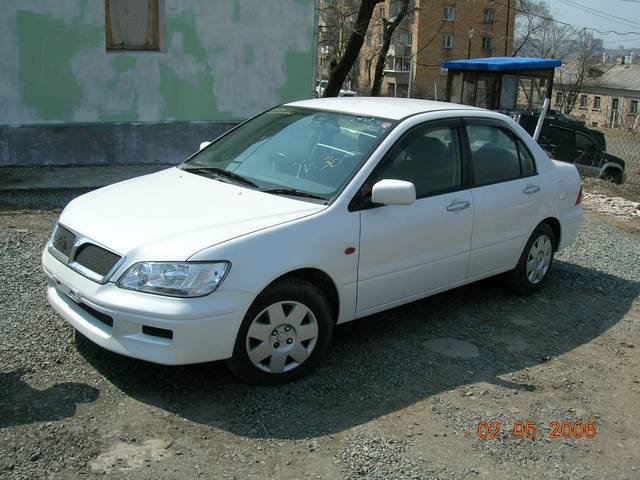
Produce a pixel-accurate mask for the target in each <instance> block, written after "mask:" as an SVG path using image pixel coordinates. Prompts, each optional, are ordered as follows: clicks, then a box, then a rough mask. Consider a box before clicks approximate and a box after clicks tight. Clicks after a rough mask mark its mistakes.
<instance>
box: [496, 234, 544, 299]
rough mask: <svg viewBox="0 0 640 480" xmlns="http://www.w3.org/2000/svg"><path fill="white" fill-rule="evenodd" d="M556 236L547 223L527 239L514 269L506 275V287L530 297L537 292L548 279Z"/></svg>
mask: <svg viewBox="0 0 640 480" xmlns="http://www.w3.org/2000/svg"><path fill="white" fill-rule="evenodd" d="M555 245H556V235H555V233H554V231H553V229H552V228H551V226H549V224H547V223H541V224H540V225H538V226H537V227H536V229H535V230H534V231H533V233H532V234H531V237H529V240H528V241H527V244H526V245H525V247H524V250H523V251H522V254H521V255H520V260H518V265H516V268H514V269H513V270H511V271H510V272H508V273H507V274H506V280H507V285H508V287H509V288H510V289H511V290H513V291H515V292H516V293H519V294H522V295H530V294H532V293H535V292H537V291H539V290H540V289H541V288H542V286H543V285H544V284H545V283H546V281H547V278H548V277H549V270H550V269H551V265H552V263H553V257H554V253H555Z"/></svg>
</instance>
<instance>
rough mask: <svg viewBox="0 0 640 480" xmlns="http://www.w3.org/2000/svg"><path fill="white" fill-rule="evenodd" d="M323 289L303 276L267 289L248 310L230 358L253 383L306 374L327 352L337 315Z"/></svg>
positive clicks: (235, 368)
mask: <svg viewBox="0 0 640 480" xmlns="http://www.w3.org/2000/svg"><path fill="white" fill-rule="evenodd" d="M330 312H331V310H330V308H329V304H328V302H327V300H326V298H325V296H324V295H323V294H322V292H321V291H320V290H319V289H318V288H317V287H316V286H315V285H313V284H311V283H309V282H307V281H304V280H299V279H291V280H285V281H283V282H280V283H277V284H275V285H273V286H271V287H269V288H267V289H266V290H265V291H264V292H263V293H261V294H260V295H259V296H258V297H257V298H256V300H255V301H254V302H253V304H252V305H251V307H250V308H249V311H248V312H247V314H246V315H245V318H244V320H243V321H242V325H241V326H240V330H239V332H238V336H237V338H236V343H235V347H234V351H233V357H232V358H231V359H229V360H228V361H227V365H228V367H229V369H230V370H231V372H232V373H233V374H234V375H235V376H236V377H238V378H239V379H240V380H242V381H244V382H246V383H250V384H261V385H273V384H279V383H286V382H289V381H292V380H294V379H296V378H298V377H301V376H303V375H305V374H306V373H307V372H308V371H309V370H311V369H312V368H313V367H314V366H315V365H316V364H317V363H318V362H319V361H320V359H321V358H322V357H323V356H324V354H325V352H326V350H327V348H328V346H329V343H330V341H331V335H332V333H333V318H332V316H331V313H330Z"/></svg>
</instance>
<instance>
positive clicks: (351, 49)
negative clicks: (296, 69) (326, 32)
mask: <svg viewBox="0 0 640 480" xmlns="http://www.w3.org/2000/svg"><path fill="white" fill-rule="evenodd" d="M383 1H384V0H360V6H359V8H358V14H357V16H356V21H355V23H354V24H353V28H352V29H351V33H350V35H349V41H348V42H347V44H346V47H345V49H344V52H343V54H342V56H341V57H340V59H339V60H338V61H337V62H336V64H335V66H334V67H333V68H332V69H331V72H330V74H329V81H328V82H327V87H326V88H325V89H324V92H323V94H322V96H323V97H337V96H338V94H339V93H340V88H342V84H343V83H344V81H345V79H346V78H347V75H348V74H349V72H350V71H351V68H352V67H353V64H354V63H355V61H356V59H357V58H358V54H359V53H360V49H361V48H362V45H363V44H364V37H365V35H366V33H367V29H368V28H369V22H370V21H371V17H372V15H373V9H374V8H375V6H376V5H377V4H378V3H382V2H383Z"/></svg>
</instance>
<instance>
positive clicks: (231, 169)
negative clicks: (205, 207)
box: [182, 107, 395, 200]
mask: <svg viewBox="0 0 640 480" xmlns="http://www.w3.org/2000/svg"><path fill="white" fill-rule="evenodd" d="M394 125H395V123H394V122H392V121H390V120H387V119H381V118H377V117H369V116H362V115H350V114H346V113H336V112H328V111H320V110H312V109H306V108H294V107H278V108H275V109H272V110H269V111H267V112H265V113H263V114H262V115H259V116H258V117H255V118H253V119H252V120H250V121H248V122H246V123H245V124H243V125H241V126H240V127H238V128H237V129H235V130H233V131H231V132H229V133H228V134H227V135H224V136H223V137H221V138H220V139H218V140H216V141H215V142H213V143H212V144H211V145H209V146H208V147H206V148H205V149H204V150H202V151H200V152H198V153H197V154H196V155H194V156H193V157H191V158H190V159H189V160H188V161H187V162H185V163H184V164H183V165H182V168H183V169H184V170H192V171H194V172H195V173H206V172H210V173H211V174H212V175H214V176H216V177H219V178H220V177H224V178H225V181H237V182H238V183H239V184H245V185H248V186H252V187H254V188H259V189H261V190H265V191H270V192H271V193H274V194H280V195H287V194H296V195H297V196H309V197H318V198H319V199H323V200H328V199H330V198H331V197H333V196H334V195H335V194H336V193H337V192H338V191H340V189H341V188H342V187H343V186H344V185H345V184H346V182H348V181H349V179H350V178H351V177H352V176H353V175H354V174H355V172H356V171H357V169H358V168H359V167H360V165H362V163H363V162H364V161H365V160H366V159H367V158H368V157H369V155H370V154H371V152H372V151H373V150H374V149H375V147H377V146H378V145H379V144H380V142H381V141H382V139H383V138H384V137H385V136H386V135H387V134H388V133H389V132H390V131H391V129H392V128H393V126H394ZM305 194H307V195H305Z"/></svg>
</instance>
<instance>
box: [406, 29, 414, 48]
mask: <svg viewBox="0 0 640 480" xmlns="http://www.w3.org/2000/svg"><path fill="white" fill-rule="evenodd" d="M407 45H413V33H411V32H407Z"/></svg>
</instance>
